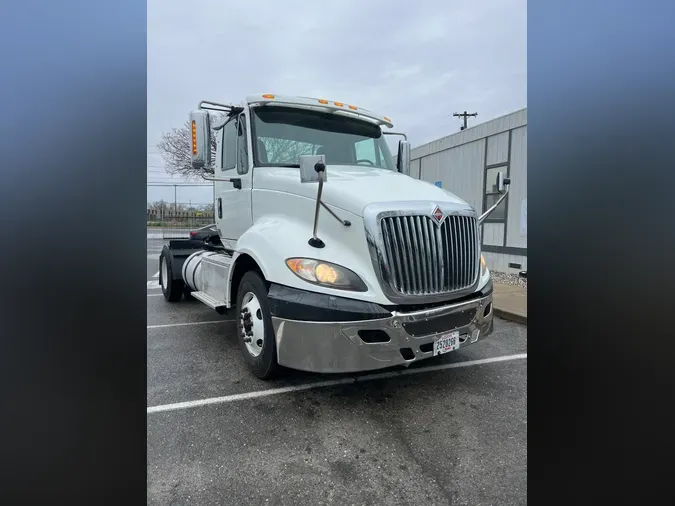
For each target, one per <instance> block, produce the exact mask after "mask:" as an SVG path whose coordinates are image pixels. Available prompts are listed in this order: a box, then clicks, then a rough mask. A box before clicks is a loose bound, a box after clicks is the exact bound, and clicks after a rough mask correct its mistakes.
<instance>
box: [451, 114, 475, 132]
mask: <svg viewBox="0 0 675 506" xmlns="http://www.w3.org/2000/svg"><path fill="white" fill-rule="evenodd" d="M453 116H455V117H457V118H464V126H462V127H461V128H460V130H466V120H467V118H468V117H469V116H471V117H474V118H475V117H476V116H478V113H477V112H473V113H468V112H466V111H464V112H456V113H454V114H453Z"/></svg>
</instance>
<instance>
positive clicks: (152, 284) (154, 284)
mask: <svg viewBox="0 0 675 506" xmlns="http://www.w3.org/2000/svg"><path fill="white" fill-rule="evenodd" d="M160 288H162V287H161V286H159V281H154V280H153V281H148V290H159V289H160Z"/></svg>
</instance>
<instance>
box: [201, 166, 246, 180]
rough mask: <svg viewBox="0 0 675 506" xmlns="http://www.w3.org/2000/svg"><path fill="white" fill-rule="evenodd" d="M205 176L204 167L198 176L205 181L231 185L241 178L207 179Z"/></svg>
mask: <svg viewBox="0 0 675 506" xmlns="http://www.w3.org/2000/svg"><path fill="white" fill-rule="evenodd" d="M205 174H206V169H205V168H204V167H202V170H201V172H200V174H199V175H200V176H202V179H205V180H207V181H222V182H224V183H233V182H235V181H238V180H240V179H241V178H238V177H223V178H217V177H209V176H206V175H205Z"/></svg>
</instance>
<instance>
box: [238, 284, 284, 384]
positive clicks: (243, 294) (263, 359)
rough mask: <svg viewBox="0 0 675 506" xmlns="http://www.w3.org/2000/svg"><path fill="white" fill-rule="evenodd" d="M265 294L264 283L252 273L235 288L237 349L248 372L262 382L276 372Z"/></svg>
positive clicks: (266, 287)
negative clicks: (238, 348)
mask: <svg viewBox="0 0 675 506" xmlns="http://www.w3.org/2000/svg"><path fill="white" fill-rule="evenodd" d="M267 292H268V286H267V283H266V282H265V280H264V279H263V278H262V277H261V276H260V275H259V274H258V273H257V272H254V271H249V272H247V273H246V274H244V276H243V277H242V278H241V282H240V283H239V288H238V289H237V339H238V340H239V347H240V349H241V353H242V355H243V357H244V361H245V362H246V364H247V365H248V367H249V369H250V370H251V372H252V373H253V374H254V375H255V376H256V377H257V378H259V379H261V380H268V379H270V378H272V377H273V376H274V374H275V373H276V372H277V369H278V365H277V345H276V341H275V339H274V328H273V327H272V313H271V312H270V308H269V304H268V302H267Z"/></svg>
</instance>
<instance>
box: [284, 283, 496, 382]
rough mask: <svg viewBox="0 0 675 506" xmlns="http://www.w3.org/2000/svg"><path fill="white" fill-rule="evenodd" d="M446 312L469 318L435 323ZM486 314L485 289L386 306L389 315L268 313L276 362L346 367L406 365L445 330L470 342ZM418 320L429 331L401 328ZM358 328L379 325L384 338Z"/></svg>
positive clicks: (306, 367)
mask: <svg viewBox="0 0 675 506" xmlns="http://www.w3.org/2000/svg"><path fill="white" fill-rule="evenodd" d="M474 311H475V315H473V316H471V315H472V313H473V312H474ZM452 315H454V316H457V317H460V318H459V319H460V320H461V318H462V317H464V315H468V316H467V318H470V320H468V319H467V321H465V322H463V323H462V324H461V326H457V325H453V324H452V323H450V324H448V325H449V328H443V329H440V328H438V325H439V323H440V322H445V321H448V319H450V320H452ZM443 317H445V320H444V319H443ZM492 317H493V308H492V294H489V295H486V296H485V297H481V298H476V299H473V300H470V301H465V302H460V303H456V304H450V305H447V306H441V307H436V308H433V309H428V310H423V311H416V312H411V313H399V312H392V313H391V316H390V317H387V318H380V319H376V320H363V321H349V322H316V321H315V322H311V321H298V320H289V319H284V318H278V317H273V318H272V323H273V325H274V333H275V336H276V344H277V361H278V362H279V364H280V365H282V366H285V367H290V368H292V369H299V370H302V371H310V372H319V373H347V372H358V371H370V370H374V369H382V368H385V367H392V366H397V365H409V364H411V363H412V362H416V361H418V360H423V359H425V358H430V357H432V356H433V342H434V340H435V338H436V337H437V336H439V335H441V334H444V333H447V332H450V331H459V335H460V348H462V347H464V346H467V345H469V344H473V343H476V342H477V341H480V340H481V339H483V338H485V337H486V336H488V335H489V334H491V333H492ZM422 322H428V323H430V324H431V325H432V326H433V325H435V327H434V329H435V330H434V332H433V333H424V332H423V334H424V335H414V334H417V332H414V331H411V330H406V329H411V327H413V326H414V324H418V325H421V324H422ZM440 325H443V323H440ZM364 330H366V331H368V330H370V331H372V330H382V331H385V332H386V333H387V334H388V335H389V341H388V342H377V343H368V342H365V341H364V340H363V339H362V338H361V337H359V331H364ZM420 347H421V348H422V349H420Z"/></svg>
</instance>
